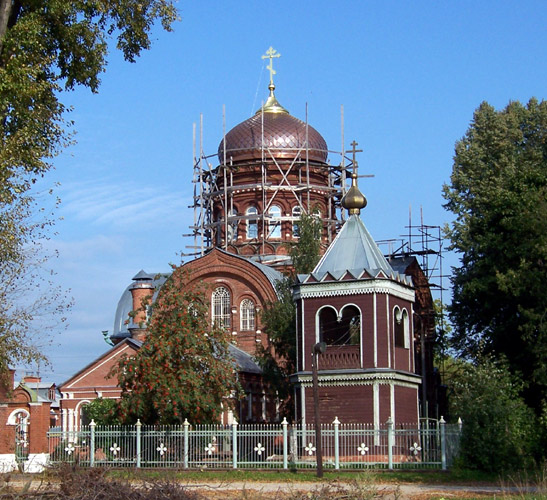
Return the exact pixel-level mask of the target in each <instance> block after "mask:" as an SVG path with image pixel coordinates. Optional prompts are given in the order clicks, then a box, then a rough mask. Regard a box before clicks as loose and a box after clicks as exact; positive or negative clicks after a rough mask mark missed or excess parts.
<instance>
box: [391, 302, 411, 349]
mask: <svg viewBox="0 0 547 500" xmlns="http://www.w3.org/2000/svg"><path fill="white" fill-rule="evenodd" d="M393 319H394V326H393V330H394V332H395V347H404V348H406V349H408V348H409V347H410V335H409V333H410V332H409V321H408V313H407V311H406V309H403V310H402V311H401V309H399V308H398V307H395V309H394V310H393Z"/></svg>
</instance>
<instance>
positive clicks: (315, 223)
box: [288, 214, 322, 274]
mask: <svg viewBox="0 0 547 500" xmlns="http://www.w3.org/2000/svg"><path fill="white" fill-rule="evenodd" d="M297 227H298V241H297V242H295V243H288V245H289V255H290V256H291V260H292V264H293V268H294V272H295V273H296V274H308V273H311V272H312V271H313V268H314V267H315V265H316V264H317V261H318V260H319V254H320V251H321V229H322V225H321V220H320V219H319V218H318V217H317V216H316V215H314V214H302V215H301V216H300V220H299V221H298V225H297Z"/></svg>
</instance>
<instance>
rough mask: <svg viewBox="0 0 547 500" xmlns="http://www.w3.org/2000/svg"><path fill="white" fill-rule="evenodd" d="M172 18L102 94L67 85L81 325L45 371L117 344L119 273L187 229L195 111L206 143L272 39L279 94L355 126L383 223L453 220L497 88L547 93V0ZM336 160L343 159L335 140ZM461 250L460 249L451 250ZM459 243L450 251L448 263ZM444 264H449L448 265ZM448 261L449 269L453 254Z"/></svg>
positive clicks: (65, 231) (68, 229)
mask: <svg viewBox="0 0 547 500" xmlns="http://www.w3.org/2000/svg"><path fill="white" fill-rule="evenodd" d="M177 6H178V8H179V9H180V15H181V21H180V22H179V23H177V24H176V25H175V26H174V29H175V31H174V33H165V32H162V31H161V30H160V29H156V30H155V31H154V33H153V38H154V42H153V46H152V49H151V50H150V51H148V52H146V53H144V54H143V55H142V57H141V58H140V59H139V60H138V61H137V63H136V64H129V63H125V62H124V61H123V60H122V57H121V56H120V55H119V54H117V53H114V52H112V53H111V55H110V58H109V65H108V68H107V72H106V73H105V74H104V75H103V77H102V85H101V88H100V91H99V94H98V95H93V94H91V93H90V92H89V91H88V90H85V89H78V90H76V91H75V92H72V93H69V94H65V95H63V96H62V100H63V102H65V103H66V104H70V105H72V106H73V107H74V111H73V112H72V113H71V119H73V120H74V121H75V128H76V130H77V132H78V133H77V136H76V140H77V144H76V145H75V146H73V147H71V148H70V149H68V150H66V151H65V152H64V153H63V154H62V155H61V156H59V157H58V158H57V159H56V160H55V164H56V169H55V170H54V171H52V172H51V173H50V174H49V176H48V179H47V181H49V182H50V183H53V182H54V181H58V182H60V183H61V186H60V188H59V189H58V194H59V196H60V198H61V200H62V205H61V208H60V210H59V212H58V214H59V215H60V216H62V217H63V220H62V221H60V222H59V223H58V224H57V226H56V230H57V232H58V234H57V235H56V236H55V237H54V238H53V240H52V241H51V242H50V243H49V245H51V246H53V247H54V248H56V249H58V250H59V252H60V257H59V258H58V259H56V261H55V262H54V263H53V264H54V267H55V270H56V271H57V273H58V274H57V281H58V282H59V284H61V285H62V286H64V287H65V288H70V289H71V294H72V296H73V297H74V300H75V305H74V307H73V309H72V311H71V312H70V315H69V320H68V323H69V326H68V328H67V329H66V330H64V331H59V333H58V334H57V335H56V336H55V338H54V342H53V345H52V347H50V348H49V349H48V355H49V356H50V358H51V361H52V367H50V368H43V367H42V368H41V371H42V376H43V378H45V379H47V380H51V381H55V382H57V383H60V382H63V381H64V380H66V379H67V378H68V377H70V376H71V375H72V374H74V373H75V372H76V371H77V370H79V369H80V368H82V367H84V366H85V365H86V364H88V363H89V362H91V361H92V360H93V359H94V358H95V357H97V356H99V355H100V354H102V353H103V352H104V351H106V350H107V349H108V346H107V345H106V344H105V343H104V342H103V340H102V335H101V331H102V330H110V331H111V330H112V326H113V321H114V312H115V308H116V304H117V301H118V299H119V297H120V295H121V293H122V291H123V289H124V288H125V287H126V286H127V284H129V282H130V280H131V278H132V277H133V276H134V275H135V274H136V273H137V272H138V271H139V270H140V269H144V270H146V271H147V272H159V271H167V270H168V268H169V263H170V262H173V263H178V262H180V259H181V258H180V256H179V254H180V252H181V251H185V246H186V245H188V244H190V241H189V240H188V239H185V238H183V237H182V235H183V234H186V233H188V231H189V230H188V226H189V224H191V222H192V218H193V215H192V214H193V212H192V210H191V209H189V208H188V206H189V205H191V204H192V195H193V192H192V183H191V178H192V154H193V153H192V129H193V124H194V123H199V119H200V114H203V123H204V128H203V137H204V143H203V147H204V150H205V152H207V153H214V152H215V151H216V149H217V147H218V144H219V142H220V140H221V138H222V133H223V114H222V110H223V105H225V109H226V128H227V130H229V129H230V128H232V127H234V126H235V125H237V124H238V123H239V122H241V121H243V120H245V119H246V118H248V117H249V116H251V114H253V113H254V111H255V110H256V109H258V108H259V107H260V104H261V102H262V100H264V99H265V98H266V97H267V85H268V77H269V75H268V71H267V70H266V64H267V63H266V62H264V61H263V60H262V59H261V55H262V54H264V53H265V52H266V50H267V49H268V47H270V46H273V47H274V48H275V49H276V50H277V51H278V52H279V53H280V54H281V58H280V59H276V60H275V62H274V66H275V69H276V71H277V75H276V76H275V84H276V96H277V98H278V100H279V101H280V103H281V104H282V105H283V106H284V107H285V108H287V109H288V110H289V111H290V112H291V114H292V115H294V116H296V117H298V118H301V119H305V113H306V103H307V105H308V121H309V123H310V124H311V125H312V126H314V127H315V128H316V129H317V130H318V131H319V132H320V133H321V134H322V135H323V137H324V138H325V139H326V141H327V144H328V145H329V148H330V149H333V150H337V151H339V150H340V149H341V147H342V145H341V126H340V124H341V113H340V107H341V105H343V106H344V133H345V147H346V148H349V146H348V145H349V143H350V142H351V141H353V140H356V141H357V142H358V143H359V147H360V148H361V149H363V150H364V151H363V153H361V154H360V155H359V158H358V160H359V164H360V173H362V174H373V175H374V177H373V178H369V179H363V180H361V184H360V187H361V189H362V191H363V192H364V193H365V195H366V196H367V198H368V202H369V204H368V207H367V208H366V209H365V210H364V211H363V212H362V218H363V220H364V221H365V224H366V225H367V227H368V229H369V231H370V232H371V234H372V235H373V236H374V237H375V238H376V239H388V238H398V237H400V235H402V234H405V233H406V231H407V230H406V229H405V225H407V224H408V217H409V215H408V214H409V206H411V207H412V211H413V222H414V223H418V222H419V211H420V207H422V209H423V216H424V222H425V223H426V224H430V225H442V224H444V223H445V222H447V221H449V220H450V214H448V213H447V212H445V211H444V209H443V208H442V203H443V200H442V196H441V188H442V184H443V183H444V182H447V181H448V180H449V176H450V172H451V167H452V155H453V149H454V143H455V142H456V141H457V140H458V139H459V138H461V137H462V136H463V134H464V133H465V131H466V129H467V127H468V125H469V122H470V120H471V118H472V115H473V111H474V110H475V109H476V108H477V107H478V105H479V104H480V103H481V102H482V101H484V100H486V101H488V102H489V103H490V104H492V105H494V106H495V107H496V108H501V107H504V106H505V105H506V104H507V103H508V102H509V101H510V100H520V101H524V102H526V101H528V99H529V98H530V97H532V96H535V97H537V98H539V99H542V98H545V97H546V91H545V89H546V85H547V64H546V55H547V50H546V48H547V28H546V24H545V19H547V3H546V2H544V1H537V2H534V1H523V2H509V1H507V2H504V1H481V2H476V1H458V2H439V1H427V2H426V1H414V2H410V1H364V0H354V1H350V0H347V1H343V0H342V1H339V2H332V1H322V0H315V1H313V2H312V1H304V0H302V1H294V0H293V1H292V2H288V1H284V0H282V1H276V2H269V3H267V2H250V1H247V2H245V1H238V2H236V1H223V2H220V1H213V0H200V1H199V2H185V1H180V2H179V3H178V4H177ZM331 158H332V162H333V163H334V162H337V161H338V159H337V158H336V157H334V156H331ZM447 261H448V262H450V259H447ZM455 262H456V261H455V260H454V259H452V263H455ZM445 267H448V266H445ZM445 270H447V269H445Z"/></svg>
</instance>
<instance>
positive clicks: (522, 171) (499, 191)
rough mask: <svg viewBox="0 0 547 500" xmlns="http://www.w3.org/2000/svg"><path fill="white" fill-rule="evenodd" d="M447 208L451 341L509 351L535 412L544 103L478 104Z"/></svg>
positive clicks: (546, 390) (544, 216) (541, 340)
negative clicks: (455, 257) (452, 263)
mask: <svg viewBox="0 0 547 500" xmlns="http://www.w3.org/2000/svg"><path fill="white" fill-rule="evenodd" d="M444 197H445V199H446V200H447V203H446V205H445V208H447V209H448V210H449V211H451V212H452V213H453V214H454V215H455V220H454V222H452V224H451V226H450V227H449V228H448V231H447V232H448V236H449V238H450V240H451V242H452V245H451V248H452V249H454V250H456V251H457V252H459V253H460V254H461V265H460V266H458V267H457V268H454V269H453V277H452V285H453V301H452V306H451V310H450V316H451V320H452V323H453V325H454V334H453V336H452V343H453V345H454V346H455V347H456V348H457V349H458V350H459V352H460V354H462V355H464V356H471V357H473V356H475V355H476V353H478V352H479V351H480V350H484V351H485V352H489V353H494V354H496V355H505V356H506V357H507V360H508V363H509V367H510V369H511V371H512V372H513V373H517V374H518V373H520V374H522V378H523V380H525V381H526V385H525V386H524V388H523V391H524V392H523V394H524V396H525V399H526V401H527V402H528V403H529V404H531V405H532V406H533V407H534V408H536V410H538V409H539V408H540V407H541V402H542V400H543V401H545V400H546V398H547V314H546V311H547V287H545V282H546V279H547V102H545V101H542V102H538V101H537V100H536V99H531V100H530V101H529V102H528V104H527V105H526V106H523V105H522V104H520V103H519V102H511V103H509V105H508V106H507V107H506V108H505V109H503V110H501V111H496V110H495V109H494V108H492V106H490V105H489V104H487V103H482V104H481V105H480V106H479V108H478V109H477V110H476V111H475V114H474V116H473V121H472V122H471V125H470V127H469V129H468V131H467V133H466V134H465V136H464V137H463V138H462V139H461V140H460V141H458V142H457V144H456V150H455V156H454V166H453V171H452V176H451V182H450V184H449V185H445V186H444Z"/></svg>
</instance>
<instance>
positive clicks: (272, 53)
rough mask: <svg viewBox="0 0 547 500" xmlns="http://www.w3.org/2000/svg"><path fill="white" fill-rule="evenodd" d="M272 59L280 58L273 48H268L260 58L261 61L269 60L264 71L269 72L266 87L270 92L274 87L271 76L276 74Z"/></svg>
mask: <svg viewBox="0 0 547 500" xmlns="http://www.w3.org/2000/svg"><path fill="white" fill-rule="evenodd" d="M274 57H281V54H280V53H279V52H277V50H275V49H274V48H273V47H270V48H269V49H268V50H267V51H266V54H264V55H263V56H262V59H269V60H270V64H269V65H268V66H266V69H268V70H270V85H269V87H268V88H269V89H270V90H273V89H275V85H274V82H273V76H274V75H275V74H276V71H275V70H274V69H273V60H274Z"/></svg>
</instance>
